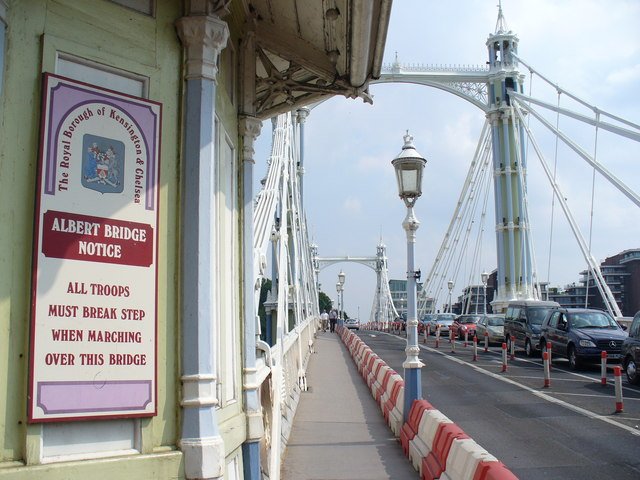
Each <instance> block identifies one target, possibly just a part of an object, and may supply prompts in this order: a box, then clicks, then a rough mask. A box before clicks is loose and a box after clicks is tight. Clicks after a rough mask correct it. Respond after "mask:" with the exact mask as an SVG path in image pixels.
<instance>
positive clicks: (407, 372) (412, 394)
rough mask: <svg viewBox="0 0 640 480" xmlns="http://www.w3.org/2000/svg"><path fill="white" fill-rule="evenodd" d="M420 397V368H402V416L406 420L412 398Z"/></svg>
mask: <svg viewBox="0 0 640 480" xmlns="http://www.w3.org/2000/svg"><path fill="white" fill-rule="evenodd" d="M420 398H422V370H421V369H420V367H417V368H405V369H404V410H403V413H402V416H403V418H404V421H405V422H406V421H407V420H408V418H409V411H410V410H411V405H413V401H414V400H418V399H420Z"/></svg>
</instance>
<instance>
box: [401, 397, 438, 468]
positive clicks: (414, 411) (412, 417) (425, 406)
mask: <svg viewBox="0 0 640 480" xmlns="http://www.w3.org/2000/svg"><path fill="white" fill-rule="evenodd" d="M433 409H434V407H433V405H431V404H430V403H429V402H427V401H426V400H422V399H420V400H414V401H413V405H411V410H409V418H407V422H406V423H405V424H404V425H402V429H401V430H400V444H401V445H402V451H403V452H404V454H405V455H406V456H407V457H409V441H410V440H412V439H413V437H415V436H416V434H417V433H418V425H419V424H420V419H422V414H423V413H424V411H425V410H433Z"/></svg>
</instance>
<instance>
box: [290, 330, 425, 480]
mask: <svg viewBox="0 0 640 480" xmlns="http://www.w3.org/2000/svg"><path fill="white" fill-rule="evenodd" d="M315 348H316V352H317V353H316V354H314V355H313V356H312V358H311V360H310V362H309V368H308V371H307V382H308V385H309V387H310V389H309V391H308V392H306V393H304V394H302V397H301V400H300V404H299V405H298V411H297V413H296V417H295V420H294V423H293V429H292V432H291V436H290V438H289V444H288V446H287V450H286V452H285V457H284V460H283V464H282V478H283V479H284V480H294V479H295V480H304V479H309V480H311V479H314V480H318V479H323V480H324V479H349V480H358V479H367V480H371V479H374V480H378V479H379V480H383V479H398V478H403V479H411V478H418V473H417V472H416V471H415V470H414V469H413V468H412V467H411V465H410V464H409V461H408V460H407V458H406V457H405V456H404V455H403V453H402V448H401V447H400V444H399V443H398V441H397V440H396V439H395V438H394V436H393V433H392V432H391V430H389V427H388V426H387V425H386V423H385V422H384V419H383V418H382V415H381V413H380V409H379V408H378V406H377V405H376V403H375V400H374V399H373V398H372V397H371V393H370V391H369V389H368V388H367V386H366V384H365V383H364V382H363V381H362V378H361V377H360V376H359V375H358V370H357V369H356V367H355V365H354V364H353V360H352V359H351V356H350V355H349V352H348V351H347V350H346V349H345V347H344V345H343V344H342V342H341V340H340V338H339V337H338V335H337V334H335V333H329V332H325V333H323V332H319V333H318V338H317V341H316V346H315Z"/></svg>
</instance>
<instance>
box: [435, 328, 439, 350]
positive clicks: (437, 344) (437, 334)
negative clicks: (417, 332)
mask: <svg viewBox="0 0 640 480" xmlns="http://www.w3.org/2000/svg"><path fill="white" fill-rule="evenodd" d="M439 345H440V325H438V326H437V327H436V348H438V346H439Z"/></svg>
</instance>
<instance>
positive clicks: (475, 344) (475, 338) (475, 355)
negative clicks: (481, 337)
mask: <svg viewBox="0 0 640 480" xmlns="http://www.w3.org/2000/svg"><path fill="white" fill-rule="evenodd" d="M473 361H474V362H477V361H478V336H477V335H474V336H473Z"/></svg>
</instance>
